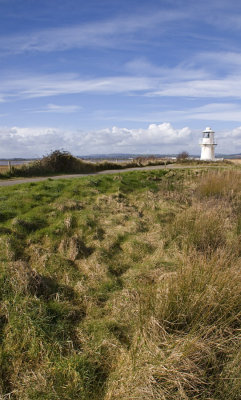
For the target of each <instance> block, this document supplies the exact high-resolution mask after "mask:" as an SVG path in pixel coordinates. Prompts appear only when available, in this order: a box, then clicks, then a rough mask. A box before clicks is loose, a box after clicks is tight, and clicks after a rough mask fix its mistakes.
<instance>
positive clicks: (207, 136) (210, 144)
mask: <svg viewBox="0 0 241 400" xmlns="http://www.w3.org/2000/svg"><path fill="white" fill-rule="evenodd" d="M200 145H201V157H200V160H204V161H215V154H214V149H215V146H216V145H217V144H216V143H215V141H214V131H212V129H211V128H209V127H207V128H206V129H205V130H204V131H203V137H202V140H201V142H200Z"/></svg>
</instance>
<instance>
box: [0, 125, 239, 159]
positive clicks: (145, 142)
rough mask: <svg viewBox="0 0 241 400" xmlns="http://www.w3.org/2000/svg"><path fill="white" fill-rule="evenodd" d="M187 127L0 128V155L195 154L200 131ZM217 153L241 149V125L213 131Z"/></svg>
mask: <svg viewBox="0 0 241 400" xmlns="http://www.w3.org/2000/svg"><path fill="white" fill-rule="evenodd" d="M202 128H203V127H202ZM202 128H201V129H200V131H199V132H197V131H192V130H191V129H190V128H188V127H183V128H181V129H175V128H174V127H173V126H172V125H171V124H170V123H168V122H166V123H163V124H159V125H158V124H150V125H149V126H148V127H147V128H146V129H144V128H139V129H128V128H119V127H112V128H106V129H102V130H98V131H89V132H84V131H78V130H75V131H72V130H60V129H55V128H47V127H46V128H43V127H42V128H37V127H34V128H20V127H13V128H3V127H2V128H0V157H4V158H7V157H9V158H10V157H40V156H42V155H43V154H47V153H49V152H50V151H52V150H55V149H64V150H67V151H70V152H71V153H72V154H75V155H87V154H101V153H102V154H103V153H104V154H106V153H143V154H145V153H152V154H153V153H178V152H180V151H182V150H186V151H188V152H189V153H190V154H199V153H200V147H199V145H198V142H199V137H200V133H201V131H202ZM216 139H217V142H218V147H217V152H218V153H226V154H230V153H240V152H241V126H239V127H237V128H235V129H233V130H226V131H221V132H217V133H216Z"/></svg>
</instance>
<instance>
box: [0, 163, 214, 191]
mask: <svg viewBox="0 0 241 400" xmlns="http://www.w3.org/2000/svg"><path fill="white" fill-rule="evenodd" d="M204 167H205V168H206V167H211V168H212V167H216V166H215V165H212V166H207V165H195V166H193V165H192V166H190V165H175V164H168V165H156V166H149V167H135V168H125V169H112V170H106V171H100V172H94V173H89V174H71V175H57V176H47V177H46V176H45V177H37V178H20V179H9V180H6V181H5V180H2V181H1V180H0V186H12V185H17V184H20V183H29V182H41V181H46V179H49V178H50V179H70V178H81V177H83V176H88V175H104V174H119V173H123V172H129V171H148V170H153V169H183V168H204Z"/></svg>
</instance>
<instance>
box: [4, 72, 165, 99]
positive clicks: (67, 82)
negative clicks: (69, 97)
mask: <svg viewBox="0 0 241 400" xmlns="http://www.w3.org/2000/svg"><path fill="white" fill-rule="evenodd" d="M0 84H1V89H2V92H3V93H4V95H5V97H6V98H7V97H8V98H9V99H11V98H13V97H16V98H35V97H48V96H56V95H62V94H75V93H88V92H89V93H104V94H105V93H106V94H111V93H130V92H142V91H147V90H153V89H154V88H156V87H157V86H158V81H157V79H156V78H148V77H132V76H110V77H104V78H97V79H88V80H84V79H81V78H80V77H79V76H78V75H77V74H53V75H35V76H28V77H27V76H26V77H25V76H22V77H19V78H14V77H10V76H9V77H8V78H5V79H2V82H0Z"/></svg>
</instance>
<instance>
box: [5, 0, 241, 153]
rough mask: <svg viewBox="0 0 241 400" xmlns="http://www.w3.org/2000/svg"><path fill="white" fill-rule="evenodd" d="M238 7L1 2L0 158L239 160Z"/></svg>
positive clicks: (165, 1)
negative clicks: (58, 154) (205, 152)
mask: <svg viewBox="0 0 241 400" xmlns="http://www.w3.org/2000/svg"><path fill="white" fill-rule="evenodd" d="M240 43H241V2H237V1H236V0H235V1H234V0H229V1H226V0H225V1H224V0H218V1H217V0H209V1H207V0H202V1H201V2H195V1H193V0H148V1H146V0H101V1H100V0H99V1H98V0H87V1H84V0H0V157H1V158H12V157H41V156H42V155H46V154H48V153H50V152H51V151H53V150H56V149H62V150H66V151H70V152H71V153H72V154H74V155H89V154H103V153H105V154H106V153H131V154H132V153H143V154H147V153H149V154H154V153H155V154H156V153H159V154H160V153H161V154H168V153H179V152H181V151H184V150H185V151H187V152H189V153H190V154H197V155H198V154H200V146H199V140H200V137H201V132H202V130H204V129H205V128H206V127H207V126H211V128H212V129H213V130H214V131H215V132H216V134H215V135H216V141H217V143H218V146H217V150H216V151H217V153H225V154H232V153H241V45H240Z"/></svg>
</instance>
